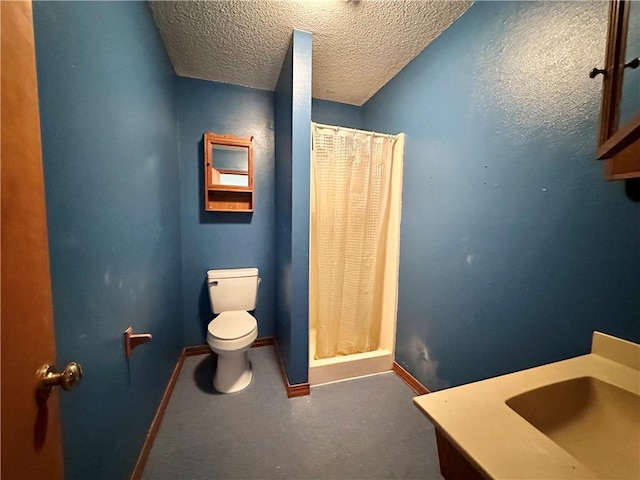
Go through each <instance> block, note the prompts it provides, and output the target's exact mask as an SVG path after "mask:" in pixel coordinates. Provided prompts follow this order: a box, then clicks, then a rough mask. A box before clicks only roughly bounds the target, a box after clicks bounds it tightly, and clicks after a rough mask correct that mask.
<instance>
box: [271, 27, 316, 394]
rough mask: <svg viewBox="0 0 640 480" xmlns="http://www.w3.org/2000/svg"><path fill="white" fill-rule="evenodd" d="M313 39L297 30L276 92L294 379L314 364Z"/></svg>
mask: <svg viewBox="0 0 640 480" xmlns="http://www.w3.org/2000/svg"><path fill="white" fill-rule="evenodd" d="M311 45H312V40H311V35H310V34H309V33H307V32H299V31H297V30H295V31H294V32H293V38H292V40H291V46H290V48H289V52H288V53H287V55H286V57H285V62H284V64H283V66H282V71H281V73H280V78H279V80H278V85H277V87H276V92H275V126H276V168H275V175H276V271H277V276H278V284H277V290H276V297H277V299H276V314H277V315H276V317H277V340H278V345H279V346H280V351H281V353H282V357H283V359H284V363H285V367H286V370H287V375H288V377H289V382H290V383H291V384H297V383H306V382H307V377H308V368H309V181H310V180H309V167H310V161H311V159H310V155H311Z"/></svg>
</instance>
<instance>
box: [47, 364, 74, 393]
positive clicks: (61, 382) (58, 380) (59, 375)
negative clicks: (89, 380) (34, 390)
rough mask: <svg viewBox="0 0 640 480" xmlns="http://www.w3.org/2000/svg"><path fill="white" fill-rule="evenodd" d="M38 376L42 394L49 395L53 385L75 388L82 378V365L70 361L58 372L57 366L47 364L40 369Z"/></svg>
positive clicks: (66, 388) (65, 388) (67, 388)
mask: <svg viewBox="0 0 640 480" xmlns="http://www.w3.org/2000/svg"><path fill="white" fill-rule="evenodd" d="M37 377H38V379H39V382H40V384H39V386H38V390H39V392H40V393H41V394H44V395H48V394H49V392H51V389H52V388H53V387H62V389H63V390H73V389H74V388H76V387H77V386H78V384H79V383H80V380H82V367H81V366H80V364H79V363H76V362H70V363H69V364H68V365H67V366H66V367H64V369H63V370H62V371H61V372H56V367H54V366H53V365H49V364H45V365H43V366H42V367H40V368H39V369H38V373H37Z"/></svg>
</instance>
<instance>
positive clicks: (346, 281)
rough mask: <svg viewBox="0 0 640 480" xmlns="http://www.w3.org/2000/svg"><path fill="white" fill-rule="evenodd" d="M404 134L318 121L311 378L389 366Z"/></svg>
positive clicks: (313, 207) (336, 376)
mask: <svg viewBox="0 0 640 480" xmlns="http://www.w3.org/2000/svg"><path fill="white" fill-rule="evenodd" d="M403 149H404V135H403V134H399V135H387V134H381V133H376V132H366V131H362V130H355V129H350V128H343V127H336V126H331V125H322V124H318V123H313V124H312V154H311V188H310V194H311V202H310V206H311V212H310V252H309V253H310V255H309V257H310V260H309V383H310V384H311V385H319V384H322V383H328V382H333V381H338V380H344V379H347V378H354V377H359V376H364V375H370V374H374V373H380V372H385V371H389V370H391V369H392V366H393V359H394V347H395V329H396V312H397V299H398V263H399V252H400V248H399V247H400V213H401V198H402V156H403Z"/></svg>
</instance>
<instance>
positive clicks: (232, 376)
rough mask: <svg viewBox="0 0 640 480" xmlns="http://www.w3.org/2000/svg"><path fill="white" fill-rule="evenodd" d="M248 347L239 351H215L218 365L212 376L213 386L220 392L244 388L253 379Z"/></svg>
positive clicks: (231, 391) (236, 390)
mask: <svg viewBox="0 0 640 480" xmlns="http://www.w3.org/2000/svg"><path fill="white" fill-rule="evenodd" d="M247 350H248V349H243V350H242V351H239V352H217V353H218V366H217V367H216V373H215V375H214V376H213V388H215V389H216V390H217V391H218V392H220V393H234V392H239V391H240V390H244V389H245V388H247V387H248V386H249V384H250V383H251V380H252V379H253V372H252V371H251V363H250V362H249V355H248V352H247Z"/></svg>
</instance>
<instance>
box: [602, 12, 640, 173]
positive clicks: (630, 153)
mask: <svg viewBox="0 0 640 480" xmlns="http://www.w3.org/2000/svg"><path fill="white" fill-rule="evenodd" d="M639 35H640V2H636V1H629V0H612V1H610V3H609V29H608V35H607V53H606V58H605V65H604V68H602V69H598V68H594V69H593V70H592V71H591V73H590V74H589V76H590V77H591V78H595V77H596V76H597V75H599V74H602V75H603V77H604V80H603V88H602V106H601V111H600V132H599V141H598V151H597V158H598V159H599V160H605V178H606V179H607V180H621V179H626V178H636V177H640V88H639V86H640V68H638V67H639V66H640V42H638V40H637V39H638V36H639Z"/></svg>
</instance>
